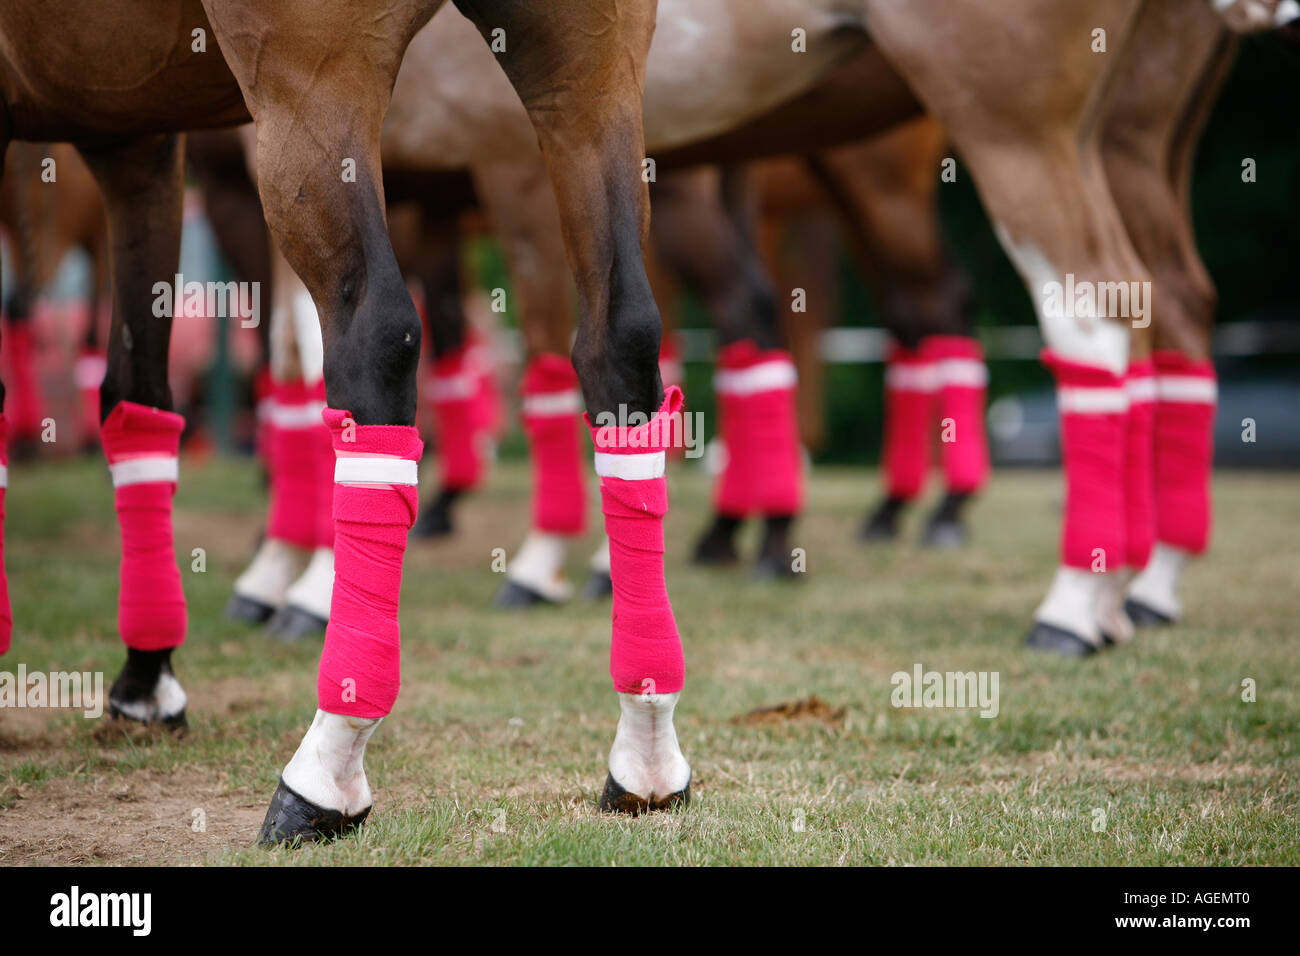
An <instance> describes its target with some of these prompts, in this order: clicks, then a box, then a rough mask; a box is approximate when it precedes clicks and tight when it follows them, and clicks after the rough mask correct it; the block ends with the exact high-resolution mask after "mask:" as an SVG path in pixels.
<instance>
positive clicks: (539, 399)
mask: <svg viewBox="0 0 1300 956" xmlns="http://www.w3.org/2000/svg"><path fill="white" fill-rule="evenodd" d="M580 411H582V396H581V395H579V394H578V393H577V392H576V391H568V392H538V393H536V394H533V395H525V396H524V414H525V415H533V416H536V417H539V418H551V417H556V416H560V415H576V414H578V412H580Z"/></svg>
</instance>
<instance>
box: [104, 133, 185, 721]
mask: <svg viewBox="0 0 1300 956" xmlns="http://www.w3.org/2000/svg"><path fill="white" fill-rule="evenodd" d="M81 154H82V156H83V157H84V158H85V160H86V163H87V165H88V166H89V167H90V170H91V172H92V173H93V174H94V177H95V180H96V181H97V182H98V183H99V188H100V191H101V192H102V193H103V196H104V207H105V211H106V214H107V218H108V231H109V238H110V243H111V247H112V263H113V322H112V329H111V333H110V336H109V343H108V369H107V372H106V374H105V376H104V382H103V385H102V386H101V387H100V416H101V422H102V424H101V427H100V440H101V443H102V445H103V447H104V454H105V456H106V457H107V459H108V465H109V470H110V472H111V473H112V476H113V489H114V492H113V493H114V499H115V503H116V507H117V517H118V524H119V526H120V528H121V533H122V566H121V584H120V590H119V594H118V629H119V631H120V633H121V636H122V640H123V642H124V643H125V644H126V646H127V660H126V666H125V667H124V668H123V669H122V672H121V673H120V674H119V675H118V677H117V679H116V680H115V681H114V682H113V686H112V688H111V689H110V690H109V709H110V713H112V714H113V715H114V716H121V717H126V718H129V719H132V720H139V721H144V722H147V723H162V724H164V725H167V726H172V727H179V726H184V724H185V704H186V696H185V691H184V689H182V687H181V685H180V683H179V681H177V680H176V677H175V675H174V674H173V672H172V666H171V658H172V652H173V651H174V650H175V649H176V648H177V647H179V646H180V645H181V644H182V643H183V642H184V641H185V627H186V610H185V595H184V592H183V591H182V589H181V579H180V570H179V569H178V567H177V565H176V550H175V545H174V543H173V536H172V497H173V495H174V494H175V493H176V485H177V481H178V479H179V459H178V453H179V447H180V437H181V432H182V431H183V430H184V428H185V420H184V419H183V418H182V417H181V416H180V415H178V414H176V413H175V412H173V411H171V410H170V409H171V407H172V396H171V389H170V388H169V386H168V383H167V355H168V348H169V345H170V340H171V325H172V314H173V313H172V309H173V306H174V305H176V304H179V303H180V302H181V301H182V291H183V290H181V289H175V288H173V287H172V279H173V277H174V275H175V273H176V264H177V261H178V259H179V257H180V239H181V201H182V189H183V185H184V180H183V153H182V149H181V140H180V137H177V136H174V135H172V136H152V137H147V138H141V139H133V140H128V141H126V142H124V143H120V144H117V145H114V146H110V147H96V148H94V149H89V148H82V149H81Z"/></svg>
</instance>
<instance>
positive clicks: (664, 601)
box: [583, 387, 686, 694]
mask: <svg viewBox="0 0 1300 956" xmlns="http://www.w3.org/2000/svg"><path fill="white" fill-rule="evenodd" d="M681 407H682V392H681V389H679V388H675V387H670V388H668V389H667V391H666V393H665V395H664V403H663V406H662V407H661V408H660V409H659V411H658V412H657V413H656V414H655V417H654V418H652V419H651V420H650V421H649V422H647V423H646V424H644V425H640V426H637V427H635V428H630V427H618V426H614V425H609V426H602V427H592V425H591V419H590V418H589V417H587V416H586V415H584V416H583V418H584V419H585V420H586V422H587V427H588V428H591V435H592V441H593V442H594V443H595V446H596V456H595V464H596V474H597V475H599V476H600V498H601V510H602V511H604V513H605V533H606V534H608V535H609V564H610V567H609V573H610V578H611V580H612V582H613V587H614V610H613V624H614V628H613V636H612V638H611V641H610V648H609V673H610V676H611V677H613V678H614V689H615V690H616V691H618V692H619V693H620V694H646V693H649V694H672V693H676V692H677V691H679V690H681V689H682V684H683V683H684V682H685V675H686V663H685V659H684V657H683V655H682V639H681V636H680V635H679V634H678V633H677V621H676V620H675V619H674V618H673V608H672V605H671V604H670V603H669V601H668V586H667V584H666V583H665V581H664V515H665V514H667V513H668V482H667V480H666V479H665V478H664V468H665V462H666V458H665V454H664V453H665V451H666V450H667V449H668V448H669V447H670V446H671V445H672V444H673V442H674V441H676V440H677V439H678V436H680V434H681V431H680V429H681V418H680V412H681Z"/></svg>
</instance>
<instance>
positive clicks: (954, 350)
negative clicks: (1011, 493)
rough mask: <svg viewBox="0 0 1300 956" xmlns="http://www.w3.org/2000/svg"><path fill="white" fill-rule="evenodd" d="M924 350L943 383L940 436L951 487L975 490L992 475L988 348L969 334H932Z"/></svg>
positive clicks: (952, 489)
mask: <svg viewBox="0 0 1300 956" xmlns="http://www.w3.org/2000/svg"><path fill="white" fill-rule="evenodd" d="M920 351H921V355H922V356H923V357H924V358H928V359H929V360H930V362H931V363H932V367H933V368H934V378H935V381H936V382H937V384H938V386H939V401H938V405H939V441H940V447H941V448H942V449H943V473H944V478H945V480H946V483H947V486H948V490H949V491H950V492H955V493H957V494H974V493H975V492H976V491H979V490H980V489H981V488H983V487H984V483H985V482H986V481H988V478H989V439H988V433H987V432H986V431H985V430H984V398H985V393H986V392H987V390H988V384H989V371H988V368H987V367H986V366H985V365H984V351H983V350H982V349H981V348H980V344H979V342H978V341H976V340H975V339H973V338H970V337H969V336H966V335H931V336H928V337H927V338H925V339H923V340H922V342H921V349H920ZM926 441H927V442H928V441H929V436H928V435H927V436H926Z"/></svg>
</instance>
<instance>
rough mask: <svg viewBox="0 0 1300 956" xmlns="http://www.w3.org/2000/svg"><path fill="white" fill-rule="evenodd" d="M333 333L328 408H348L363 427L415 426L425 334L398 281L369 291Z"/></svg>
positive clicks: (327, 357) (327, 375)
mask: <svg viewBox="0 0 1300 956" xmlns="http://www.w3.org/2000/svg"><path fill="white" fill-rule="evenodd" d="M345 292H346V290H345ZM329 332H330V333H331V334H328V335H327V337H326V342H325V388H326V391H327V393H328V397H329V403H330V406H331V407H333V408H342V409H347V410H348V411H349V412H351V413H352V416H353V418H354V419H355V420H356V422H357V424H359V425H411V424H414V422H415V405H416V376H415V370H416V365H417V364H418V362H419V358H420V337H421V332H422V330H421V326H420V316H419V314H418V313H417V312H416V311H415V306H414V304H413V303H412V302H411V298H410V296H409V295H408V294H407V292H406V288H405V286H404V285H402V283H401V282H400V279H399V280H398V281H397V282H396V283H395V284H394V283H392V282H388V283H382V284H378V287H376V288H374V290H373V291H367V292H366V293H365V294H364V295H363V296H362V299H361V300H360V302H359V303H358V304H357V306H356V309H355V311H354V312H353V313H352V314H351V315H350V316H347V317H346V318H344V319H343V320H342V321H339V322H338V323H337V326H336V327H335V328H331V329H330V330H329Z"/></svg>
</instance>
